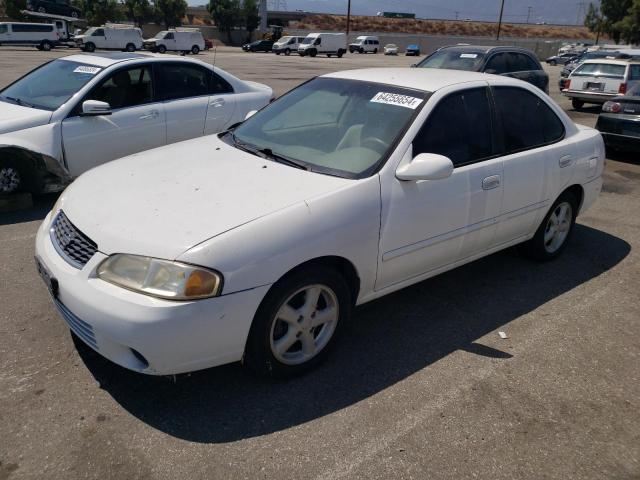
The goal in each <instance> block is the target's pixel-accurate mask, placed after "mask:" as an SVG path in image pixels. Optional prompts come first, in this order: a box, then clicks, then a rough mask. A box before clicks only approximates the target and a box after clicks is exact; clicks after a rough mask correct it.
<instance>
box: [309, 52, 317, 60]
mask: <svg viewBox="0 0 640 480" xmlns="http://www.w3.org/2000/svg"><path fill="white" fill-rule="evenodd" d="M317 54H318V51H317V50H311V51H310V52H309V56H310V57H312V58H313V57H315V56H316V55H317Z"/></svg>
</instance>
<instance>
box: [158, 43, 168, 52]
mask: <svg viewBox="0 0 640 480" xmlns="http://www.w3.org/2000/svg"><path fill="white" fill-rule="evenodd" d="M157 50H158V53H167V47H165V46H164V45H160V46H159V47H158V49H157Z"/></svg>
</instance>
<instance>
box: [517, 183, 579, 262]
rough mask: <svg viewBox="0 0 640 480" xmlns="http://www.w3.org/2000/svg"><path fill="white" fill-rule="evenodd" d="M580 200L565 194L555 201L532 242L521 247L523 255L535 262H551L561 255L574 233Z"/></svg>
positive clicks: (570, 194)
mask: <svg viewBox="0 0 640 480" xmlns="http://www.w3.org/2000/svg"><path fill="white" fill-rule="evenodd" d="M578 207H579V205H578V200H577V199H576V197H575V195H574V194H573V193H571V192H564V193H563V194H562V195H560V197H559V198H558V199H557V200H556V201H555V203H554V204H553V206H552V207H551V209H550V210H549V212H548V213H547V215H545V217H544V220H542V223H541V224H540V226H539V227H538V230H536V233H535V235H534V236H533V238H532V239H531V240H528V241H527V242H525V243H523V244H521V245H519V247H518V249H519V250H520V252H522V254H523V255H525V256H527V257H529V258H533V259H535V260H542V261H544V260H551V259H552V258H555V257H557V256H558V255H560V253H561V252H562V250H564V248H565V247H566V245H567V241H568V240H569V237H570V236H571V233H572V232H573V226H574V225H575V222H576V215H577V214H578Z"/></svg>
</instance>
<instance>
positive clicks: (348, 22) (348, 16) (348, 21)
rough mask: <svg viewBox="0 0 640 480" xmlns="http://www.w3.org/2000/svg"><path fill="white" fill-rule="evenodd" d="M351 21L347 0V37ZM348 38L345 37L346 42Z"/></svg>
mask: <svg viewBox="0 0 640 480" xmlns="http://www.w3.org/2000/svg"><path fill="white" fill-rule="evenodd" d="M350 23H351V0H348V1H347V37H349V26H350ZM348 41H349V38H347V42H348Z"/></svg>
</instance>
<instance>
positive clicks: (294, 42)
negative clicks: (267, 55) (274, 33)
mask: <svg viewBox="0 0 640 480" xmlns="http://www.w3.org/2000/svg"><path fill="white" fill-rule="evenodd" d="M304 38H305V37H282V38H281V39H280V40H278V41H277V42H275V43H274V44H273V47H272V50H273V53H275V54H276V55H280V54H281V53H284V54H285V55H289V54H290V53H291V52H297V51H298V47H299V46H300V44H301V43H302V41H303V40H304Z"/></svg>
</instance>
